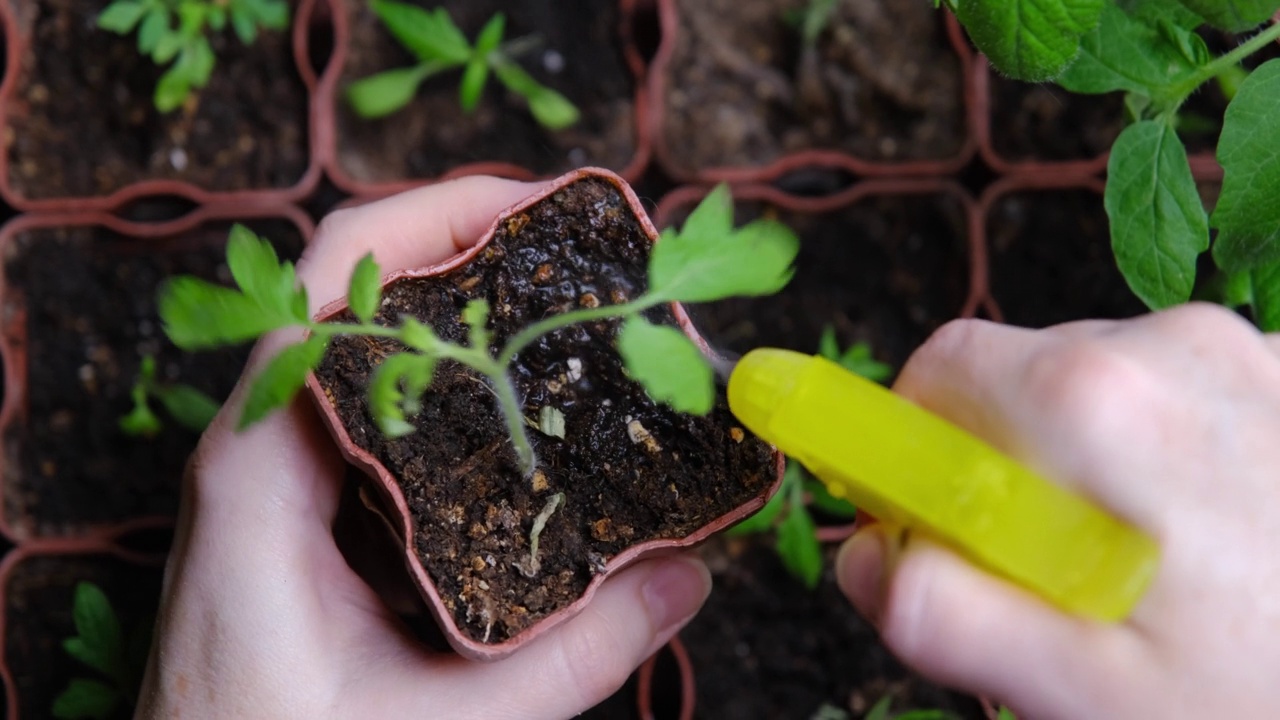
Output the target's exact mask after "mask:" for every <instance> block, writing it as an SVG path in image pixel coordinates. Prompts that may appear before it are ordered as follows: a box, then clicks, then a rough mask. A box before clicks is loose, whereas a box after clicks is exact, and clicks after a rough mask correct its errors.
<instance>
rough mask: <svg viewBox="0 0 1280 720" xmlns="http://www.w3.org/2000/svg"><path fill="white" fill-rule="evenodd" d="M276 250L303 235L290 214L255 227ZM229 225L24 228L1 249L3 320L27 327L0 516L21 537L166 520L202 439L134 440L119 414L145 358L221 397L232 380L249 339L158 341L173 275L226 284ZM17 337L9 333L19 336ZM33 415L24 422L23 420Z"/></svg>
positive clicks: (294, 246) (169, 375) (167, 433)
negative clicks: (184, 229)
mask: <svg viewBox="0 0 1280 720" xmlns="http://www.w3.org/2000/svg"><path fill="white" fill-rule="evenodd" d="M248 224H249V225H250V227H252V228H254V229H255V230H256V231H258V232H260V233H262V234H263V235H264V236H266V237H269V238H272V239H273V240H274V241H275V242H276V245H277V249H278V252H279V253H280V254H281V255H282V256H286V257H297V255H298V253H299V252H301V247H302V240H301V237H300V236H299V234H298V231H297V229H296V228H295V227H294V226H293V225H292V224H290V223H287V222H283V221H269V222H251V223H248ZM228 229H229V228H228V225H226V224H225V223H213V224H209V225H205V226H202V227H200V228H197V229H195V230H192V231H190V232H189V233H186V234H184V235H182V236H180V237H178V238H174V239H160V240H139V239H131V238H125V237H122V236H120V235H117V234H115V233H113V232H111V231H109V230H106V229H102V228H95V227H81V228H53V229H42V230H31V231H28V232H24V233H21V234H19V235H17V236H16V237H15V238H14V241H13V242H11V243H9V244H8V245H7V246H6V247H5V248H4V263H5V265H4V273H5V281H6V282H7V283H8V293H9V296H8V297H7V298H6V300H5V306H4V312H5V314H6V317H14V316H15V314H16V317H19V318H20V317H22V315H21V313H23V312H25V318H26V321H25V325H24V326H23V325H19V326H17V327H14V328H12V330H13V331H15V332H16V333H17V339H18V342H21V334H22V333H26V335H27V342H26V348H25V350H26V354H27V358H28V360H27V383H28V389H27V397H26V413H25V418H22V417H19V418H18V420H17V422H15V423H14V424H13V425H12V426H11V427H9V428H7V429H5V433H4V452H5V455H6V460H7V461H6V463H5V473H6V478H5V483H4V491H5V498H4V501H5V506H4V511H5V515H6V520H7V521H8V522H9V523H10V524H11V527H14V528H15V530H16V531H18V532H19V533H22V534H30V533H33V532H34V533H39V534H41V535H44V534H64V533H67V532H74V531H75V529H76V528H77V527H80V526H83V525H85V524H99V523H108V522H119V521H121V520H122V519H125V518H132V517H137V516H142V515H152V514H159V515H171V514H173V513H174V512H175V511H176V509H177V500H178V487H179V480H180V479H181V477H182V472H183V468H184V466H185V464H186V460H187V456H188V455H189V454H190V453H191V451H192V450H193V449H194V448H195V444H196V440H197V439H198V435H197V434H196V433H195V432H193V431H190V430H186V429H184V428H182V427H180V426H179V425H177V423H175V422H173V421H172V420H171V419H170V418H169V416H168V415H167V414H165V412H164V410H163V409H162V408H161V407H160V406H159V403H157V402H154V401H153V402H152V403H151V405H152V409H153V410H155V411H156V412H157V414H158V415H159V416H160V417H161V419H162V421H163V422H164V429H163V430H162V431H161V433H160V434H159V435H157V436H156V437H154V438H143V437H131V436H129V435H126V434H125V433H124V432H123V431H122V430H121V429H120V427H119V420H120V418H121V417H122V416H124V415H125V414H127V413H128V412H129V410H130V409H131V408H132V407H133V403H132V399H131V395H130V393H131V391H132V388H133V384H134V382H135V380H136V378H137V377H138V372H139V366H140V363H141V361H142V358H143V357H144V356H145V355H147V354H151V355H154V356H155V358H156V369H157V376H158V378H159V379H161V380H162V381H165V382H182V383H185V384H188V385H192V386H195V387H196V388H198V389H199V390H201V391H203V392H205V393H206V394H208V395H209V396H210V397H213V398H215V399H217V400H219V401H221V400H222V399H223V398H225V397H226V396H227V394H228V393H229V392H230V391H231V388H232V386H234V385H235V382H236V380H237V378H238V377H239V376H240V371H241V369H242V368H243V366H244V361H245V359H246V357H247V356H248V347H247V346H246V347H241V348H233V349H226V350H217V351H210V352H198V353H188V352H182V351H179V350H178V349H177V348H175V347H174V346H173V345H172V344H170V343H169V341H168V340H167V339H165V338H164V334H163V330H162V327H161V323H160V320H159V317H158V315H157V312H156V305H155V298H156V292H157V290H158V288H159V286H160V285H161V283H162V281H163V280H164V279H165V278H167V277H169V276H172V275H177V274H192V275H197V276H199V277H203V278H205V279H207V280H215V281H222V282H225V283H230V274H229V272H228V270H227V268H226V266H225V263H224V258H225V250H224V248H225V245H226V238H227V231H228ZM11 337H13V334H12V333H11ZM24 420H25V422H24Z"/></svg>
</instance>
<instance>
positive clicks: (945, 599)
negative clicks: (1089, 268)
mask: <svg viewBox="0 0 1280 720" xmlns="http://www.w3.org/2000/svg"><path fill="white" fill-rule="evenodd" d="M895 389H896V390H897V391H898V392H899V393H901V394H902V395H904V396H905V397H907V398H909V399H911V400H913V401H915V402H916V403H918V404H920V405H921V406H923V407H925V408H927V409H929V410H931V411H933V412H935V413H937V414H939V415H941V416H943V417H945V418H949V419H950V420H951V421H953V422H955V423H956V424H958V425H960V426H961V427H964V428H967V429H968V430H970V431H971V432H973V433H975V434H976V435H978V436H979V437H982V438H984V439H986V440H987V441H989V442H990V443H992V444H993V445H994V446H995V447H997V448H999V449H1001V450H1003V451H1004V452H1006V453H1008V454H1009V455H1011V456H1013V457H1016V458H1020V459H1022V460H1023V461H1025V462H1026V463H1027V464H1028V465H1030V466H1031V467H1032V468H1034V469H1037V470H1039V471H1040V472H1042V473H1043V474H1044V475H1045V476H1047V477H1050V478H1053V479H1055V480H1056V481H1058V482H1060V483H1062V484H1063V485H1065V486H1067V487H1070V488H1074V489H1075V490H1077V491H1079V492H1081V493H1083V494H1084V495H1085V496H1087V497H1090V498H1092V499H1094V500H1095V501H1096V502H1098V503H1099V504H1101V505H1102V506H1104V507H1106V508H1108V509H1110V510H1111V511H1112V512H1114V513H1116V514H1117V515H1118V516H1120V517H1122V518H1125V519H1126V520H1128V521H1129V522H1131V523H1133V524H1135V525H1136V526H1137V527H1140V528H1142V529H1144V530H1146V531H1147V532H1149V533H1150V534H1151V535H1152V536H1153V537H1154V538H1155V539H1156V540H1157V542H1158V543H1159V545H1160V547H1161V552H1162V557H1161V564H1160V568H1159V571H1158V573H1157V576H1156V578H1155V580H1154V582H1153V583H1152V586H1151V587H1150V589H1149V591H1148V593H1147V595H1146V596H1145V597H1144V598H1143V600H1142V602H1141V603H1140V604H1139V606H1138V607H1137V609H1136V610H1135V611H1134V612H1133V614H1132V615H1131V616H1130V617H1129V618H1128V619H1127V621H1125V622H1123V623H1119V624H1114V625H1107V624H1102V623H1098V622H1093V621H1089V620H1085V619H1081V618H1078V617H1073V616H1068V615H1066V614H1064V613H1061V612H1059V611H1057V610H1056V609H1054V608H1052V607H1051V606H1049V605H1048V604H1046V603H1045V602H1042V601H1041V600H1039V599H1038V598H1037V597H1035V596H1032V595H1031V594H1029V593H1027V592H1024V591H1023V590H1021V589H1019V588H1016V587H1014V586H1013V585H1010V584H1008V583H1005V582H1003V581H1001V580H999V579H996V578H995V577H992V576H990V575H987V574H984V573H982V572H981V571H979V570H977V569H975V568H974V567H972V566H971V565H968V564H966V563H965V562H964V561H962V560H961V559H959V557H958V556H956V555H954V554H952V553H951V552H949V551H947V550H945V549H943V548H942V547H940V546H938V545H936V544H933V543H931V542H929V541H928V540H926V539H925V538H922V537H918V536H910V537H906V538H901V537H893V538H891V537H888V536H887V535H886V531H885V530H884V529H882V528H879V527H876V526H874V525H873V526H870V527H867V528H864V529H862V530H860V531H859V532H858V533H857V534H856V535H855V536H854V537H853V538H852V539H851V540H850V541H849V542H848V543H847V544H846V545H845V547H844V548H842V551H841V555H840V557H839V559H838V561H837V563H838V567H837V572H838V576H839V578H840V584H841V587H842V588H843V589H844V591H845V593H846V594H847V595H848V596H849V597H850V599H851V600H852V601H853V602H854V604H855V605H856V606H857V607H858V608H859V609H860V610H861V612H862V613H863V614H865V615H867V616H868V617H869V618H871V619H872V620H873V622H875V623H876V624H877V626H878V627H879V629H880V632H881V634H882V636H883V639H884V641H885V643H886V644H887V645H888V646H889V648H890V649H891V650H893V651H894V652H895V653H896V654H898V655H899V657H901V658H902V659H903V660H904V661H905V662H906V663H907V664H909V665H912V666H913V667H915V668H916V669H917V670H919V671H920V672H921V673H923V674H924V675H926V676H929V677H931V678H933V679H934V680H936V681H938V682H941V683H943V684H946V685H950V686H954V687H957V688H961V689H964V690H967V691H970V692H975V693H980V694H983V695H986V696H989V697H993V698H998V699H1000V700H1001V701H1003V702H1005V703H1007V704H1008V705H1009V706H1010V707H1011V708H1012V709H1013V710H1015V711H1016V712H1017V713H1018V716H1019V717H1020V718H1032V719H1040V718H1048V719H1054V718H1073V719H1074V718H1147V717H1159V718H1178V717H1188V718H1190V717H1280V686H1277V683H1276V679H1277V676H1276V669H1277V668H1280V642H1277V638H1280V337H1276V336H1264V335H1262V334H1260V333H1258V332H1257V331H1256V330H1254V329H1253V328H1252V327H1251V326H1249V325H1248V324H1247V323H1245V322H1244V321H1243V320H1241V319H1240V318H1239V317H1237V316H1235V315H1234V314H1232V313H1230V312H1229V311H1227V310H1224V309H1222V308H1219V307H1215V306H1208V305H1190V306H1185V307H1180V308H1177V309H1174V310H1170V311H1166V312H1162V313H1158V314H1155V315H1149V316H1146V317H1142V318H1139V319H1135V320H1130V321H1122V322H1107V321H1086V322H1079V323H1069V324H1066V325H1061V326H1058V327H1054V328H1049V329H1046V330H1039V331H1034V330H1024V329H1019V328H1014V327H1010V326H1005V325H996V324H993V323H988V322H983V321H978V320H966V321H956V322H954V323H952V324H949V325H947V326H946V327H944V328H942V329H941V330H939V331H938V333H937V334H935V335H934V336H933V337H932V338H931V339H930V340H929V341H928V342H927V343H925V345H924V346H923V347H921V348H920V350H919V351H917V352H916V354H915V355H914V356H913V357H912V358H911V359H910V360H909V361H908V362H907V365H906V367H904V368H903V371H902V374H901V377H900V378H899V380H898V382H897V385H896V387H895Z"/></svg>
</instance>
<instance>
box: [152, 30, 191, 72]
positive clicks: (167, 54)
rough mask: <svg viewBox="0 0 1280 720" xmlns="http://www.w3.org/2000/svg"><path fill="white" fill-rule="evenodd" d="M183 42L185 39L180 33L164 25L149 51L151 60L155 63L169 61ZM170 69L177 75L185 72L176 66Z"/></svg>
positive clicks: (176, 53) (179, 49)
mask: <svg viewBox="0 0 1280 720" xmlns="http://www.w3.org/2000/svg"><path fill="white" fill-rule="evenodd" d="M185 42H186V40H185V39H184V38H183V37H182V34H181V33H179V32H177V31H172V30H169V29H168V27H166V28H165V29H164V30H163V31H162V32H161V33H160V36H159V37H158V38H157V39H156V44H155V47H154V48H153V49H152V51H151V60H152V61H153V62H155V64H157V65H163V64H165V63H167V62H169V61H170V60H172V59H174V58H175V57H177V56H178V52H179V51H181V50H182V47H183V44H184V43H185ZM170 70H171V71H172V72H176V73H177V74H178V75H183V74H185V72H186V70H185V69H183V68H177V67H174V68H170Z"/></svg>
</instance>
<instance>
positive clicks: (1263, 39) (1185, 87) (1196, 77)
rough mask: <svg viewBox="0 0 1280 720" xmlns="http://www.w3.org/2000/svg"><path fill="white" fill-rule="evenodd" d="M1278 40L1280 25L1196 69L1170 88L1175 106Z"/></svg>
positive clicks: (1274, 25)
mask: <svg viewBox="0 0 1280 720" xmlns="http://www.w3.org/2000/svg"><path fill="white" fill-rule="evenodd" d="M1277 39H1280V23H1274V24H1272V25H1271V26H1269V27H1268V28H1267V29H1266V30H1263V31H1262V32H1260V33H1258V34H1257V35H1254V36H1253V37H1251V38H1249V39H1248V40H1246V41H1244V42H1243V43H1241V44H1240V46H1239V47H1237V48H1236V49H1235V50H1232V51H1231V52H1229V53H1226V54H1225V55H1222V56H1220V57H1217V58H1215V59H1214V60H1213V62H1210V63H1208V64H1206V65H1203V66H1201V67H1199V68H1196V69H1195V70H1194V71H1192V72H1191V74H1190V75H1188V76H1187V77H1186V78H1185V79H1183V80H1179V81H1178V82H1175V83H1174V84H1173V85H1171V86H1170V87H1169V95H1170V97H1171V98H1173V99H1174V100H1175V101H1176V102H1174V103H1173V106H1174V107H1177V106H1179V105H1181V104H1182V103H1183V101H1185V100H1186V99H1187V96H1189V95H1190V94H1191V93H1193V92H1195V90H1196V88H1198V87H1200V86H1201V85H1203V84H1205V83H1206V82H1208V81H1210V80H1212V79H1214V78H1215V77H1217V76H1218V75H1220V74H1222V73H1223V72H1225V71H1226V70H1227V69H1228V68H1230V67H1231V66H1233V65H1238V64H1240V62H1241V61H1243V60H1244V59H1245V58H1247V57H1249V56H1250V55H1252V54H1254V53H1256V52H1258V51H1259V50H1261V49H1262V48H1264V47H1266V46H1267V45H1269V44H1270V43H1273V42H1275V41H1276V40H1277Z"/></svg>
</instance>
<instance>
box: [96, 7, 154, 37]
mask: <svg viewBox="0 0 1280 720" xmlns="http://www.w3.org/2000/svg"><path fill="white" fill-rule="evenodd" d="M146 12H147V6H146V5H143V4H142V3H140V2H132V1H131V0H117V2H113V3H111V4H110V5H108V6H107V7H106V8H104V9H103V10H102V13H101V14H99V15H98V27H99V28H101V29H103V30H107V31H109V32H113V33H119V34H121V35H124V34H126V33H128V32H131V31H132V30H133V28H134V27H135V26H137V24H138V22H139V21H140V20H142V16H143V15H144V14H146Z"/></svg>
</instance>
